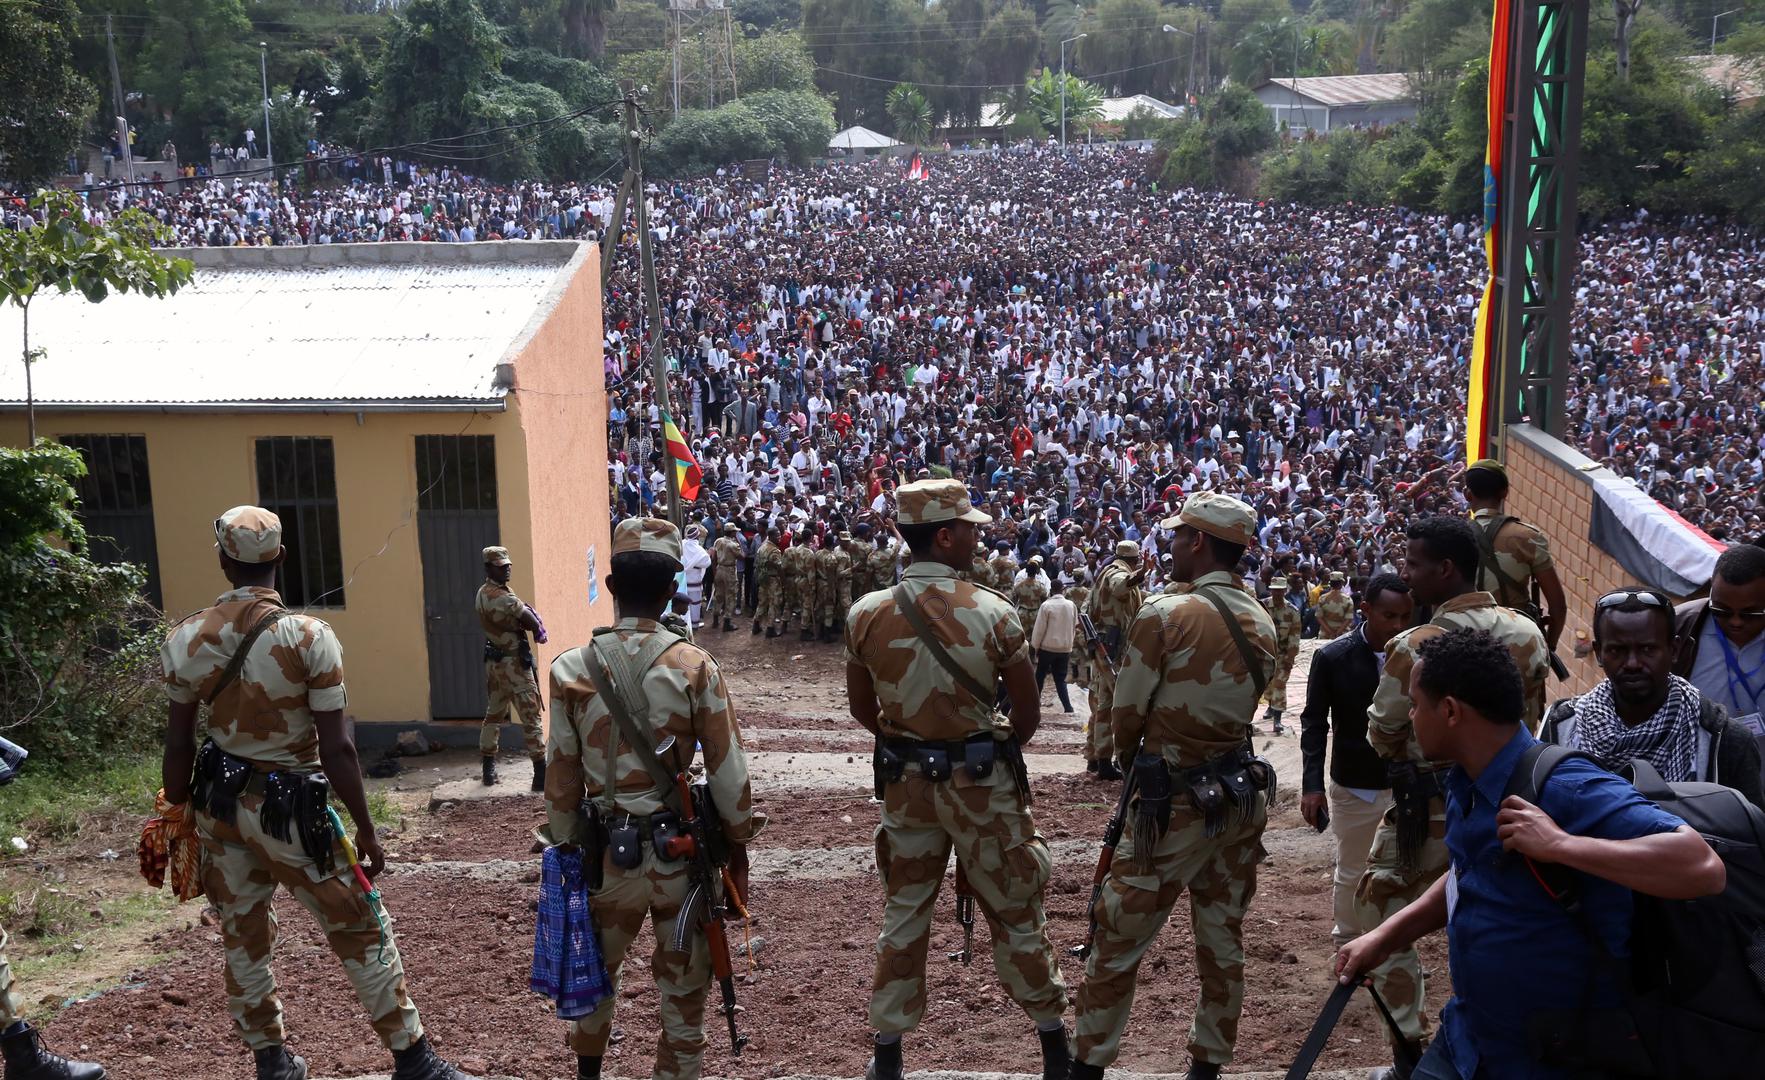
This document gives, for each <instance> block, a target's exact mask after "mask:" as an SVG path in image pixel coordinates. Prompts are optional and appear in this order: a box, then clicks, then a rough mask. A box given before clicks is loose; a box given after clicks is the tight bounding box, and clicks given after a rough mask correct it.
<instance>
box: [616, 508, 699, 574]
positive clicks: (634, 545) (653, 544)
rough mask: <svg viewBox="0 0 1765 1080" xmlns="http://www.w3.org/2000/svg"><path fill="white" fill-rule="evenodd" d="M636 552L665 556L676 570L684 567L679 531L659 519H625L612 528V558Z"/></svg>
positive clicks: (672, 524)
mask: <svg viewBox="0 0 1765 1080" xmlns="http://www.w3.org/2000/svg"><path fill="white" fill-rule="evenodd" d="M638 551H653V552H655V553H656V554H658V555H666V556H668V557H669V558H670V559H673V560H674V565H675V567H676V568H679V567H682V566H684V565H685V564H684V563H682V562H681V561H680V530H679V529H676V528H675V527H674V523H673V522H671V521H664V520H663V519H661V518H626V519H625V520H624V521H621V522H620V523H619V524H617V525H615V526H613V557H614V558H617V557H619V556H620V555H626V554H630V553H633V552H638Z"/></svg>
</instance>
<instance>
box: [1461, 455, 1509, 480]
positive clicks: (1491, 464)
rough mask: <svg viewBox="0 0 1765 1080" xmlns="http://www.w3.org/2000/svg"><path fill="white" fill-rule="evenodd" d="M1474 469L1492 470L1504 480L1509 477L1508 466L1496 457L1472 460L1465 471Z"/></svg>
mask: <svg viewBox="0 0 1765 1080" xmlns="http://www.w3.org/2000/svg"><path fill="white" fill-rule="evenodd" d="M1473 469H1482V470H1483V471H1484V472H1492V473H1494V474H1495V475H1497V476H1499V477H1501V478H1502V479H1503V480H1506V479H1507V478H1508V467H1507V466H1506V465H1503V464H1502V463H1501V462H1499V461H1497V460H1495V459H1494V458H1481V459H1479V460H1477V461H1473V462H1471V464H1470V467H1469V468H1467V469H1466V470H1465V471H1466V472H1470V471H1471V470H1473Z"/></svg>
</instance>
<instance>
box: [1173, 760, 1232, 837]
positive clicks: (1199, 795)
mask: <svg viewBox="0 0 1765 1080" xmlns="http://www.w3.org/2000/svg"><path fill="white" fill-rule="evenodd" d="M1183 779H1184V780H1185V781H1186V782H1187V783H1188V785H1189V805H1190V806H1193V807H1194V808H1195V812H1196V813H1198V814H1200V815H1201V834H1202V835H1203V836H1206V837H1208V838H1209V839H1212V838H1213V837H1216V836H1218V835H1220V834H1221V833H1223V832H1225V831H1226V785H1224V784H1223V783H1221V782H1220V778H1219V774H1218V773H1217V772H1216V771H1215V770H1214V767H1213V765H1212V764H1207V765H1197V766H1196V767H1195V768H1193V769H1190V770H1188V771H1187V772H1185V773H1184V774H1183Z"/></svg>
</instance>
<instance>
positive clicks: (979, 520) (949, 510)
mask: <svg viewBox="0 0 1765 1080" xmlns="http://www.w3.org/2000/svg"><path fill="white" fill-rule="evenodd" d="M895 520H896V521H898V522H899V523H901V524H902V525H934V524H938V523H940V522H945V521H972V522H974V523H975V524H976V525H985V524H987V523H988V522H990V521H992V520H993V519H992V517H991V516H990V515H988V514H983V513H981V512H980V511H979V510H976V509H975V508H974V503H972V502H970V501H969V499H968V487H967V486H966V485H965V484H963V483H962V481H960V480H915V481H914V482H913V483H911V484H902V485H901V486H900V487H898V488H896V489H895Z"/></svg>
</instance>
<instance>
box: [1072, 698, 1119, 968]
mask: <svg viewBox="0 0 1765 1080" xmlns="http://www.w3.org/2000/svg"><path fill="white" fill-rule="evenodd" d="M1092 722H1093V723H1095V722H1096V721H1095V720H1093V721H1092ZM1133 800H1134V770H1133V769H1129V770H1128V774H1127V776H1126V777H1125V778H1123V780H1122V793H1121V798H1119V799H1117V800H1116V803H1115V814H1114V816H1112V817H1111V818H1110V819H1109V824H1108V826H1106V827H1105V828H1104V830H1103V850H1102V851H1099V852H1098V853H1097V869H1096V871H1094V872H1093V873H1092V875H1091V899H1090V901H1089V902H1088V903H1086V904H1085V920H1086V922H1087V923H1088V924H1089V926H1088V928H1087V929H1086V931H1085V943H1084V944H1083V945H1079V946H1076V947H1075V948H1074V949H1073V950H1072V954H1073V955H1074V956H1079V957H1084V956H1089V955H1090V954H1091V945H1092V944H1093V943H1094V942H1095V941H1096V940H1097V905H1098V903H1099V902H1100V901H1102V899H1103V884H1104V882H1106V881H1108V880H1109V871H1110V868H1111V867H1112V866H1114V865H1115V849H1116V847H1117V846H1118V845H1120V844H1121V842H1122V834H1123V833H1124V832H1126V831H1127V828H1128V804H1129V803H1131V802H1133Z"/></svg>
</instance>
